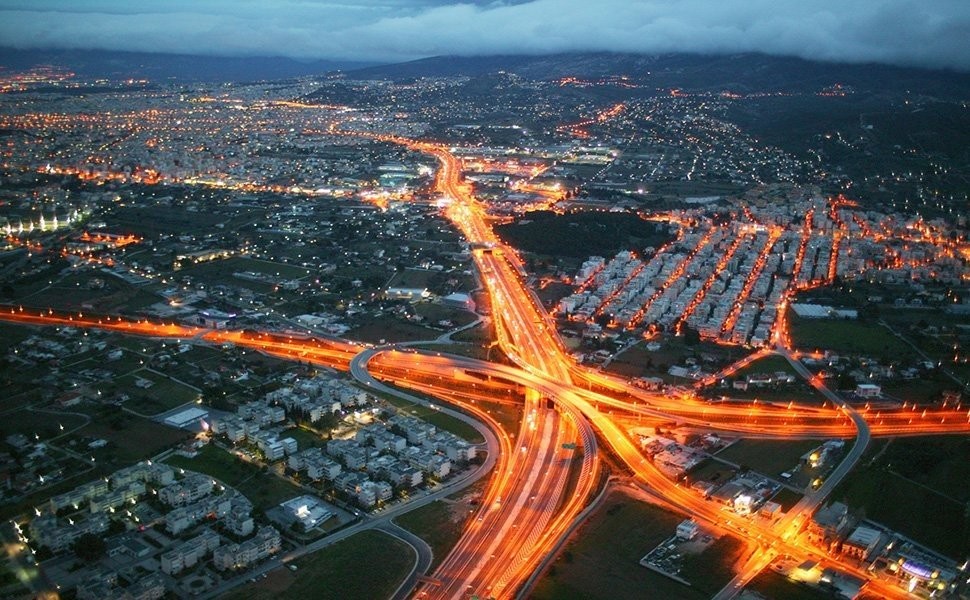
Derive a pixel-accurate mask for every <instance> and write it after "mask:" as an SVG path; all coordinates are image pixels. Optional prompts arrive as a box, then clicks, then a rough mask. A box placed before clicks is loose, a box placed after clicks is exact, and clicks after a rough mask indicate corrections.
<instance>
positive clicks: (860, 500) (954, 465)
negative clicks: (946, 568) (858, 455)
mask: <svg viewBox="0 0 970 600" xmlns="http://www.w3.org/2000/svg"><path fill="white" fill-rule="evenodd" d="M967 481H970V439H968V438H966V437H939V438H906V439H897V440H893V441H892V442H891V443H890V445H889V448H888V449H887V450H886V451H885V452H884V453H883V454H882V455H881V456H880V457H879V459H878V460H876V461H875V463H873V464H868V463H866V462H863V466H861V467H859V468H858V469H857V470H855V471H853V472H852V473H850V474H849V476H848V477H847V478H846V479H845V480H844V481H843V482H842V483H841V484H840V485H839V487H838V488H836V490H835V491H834V492H833V493H832V498H833V499H834V500H843V501H845V502H847V503H848V504H849V506H851V507H853V508H864V509H865V512H866V517H867V518H869V519H872V520H873V521H876V522H879V523H882V524H883V525H886V526H887V527H890V528H892V529H896V530H898V531H900V532H901V533H904V534H906V535H908V536H910V537H912V538H913V539H914V540H916V541H918V542H921V543H924V544H926V545H927V546H929V547H930V548H933V549H935V550H938V551H940V552H942V553H943V554H946V555H948V556H951V557H953V558H960V557H963V556H966V555H967V553H968V552H970V514H968V513H967V511H966V505H967V502H968V501H970V488H968V487H967V484H966V483H967Z"/></svg>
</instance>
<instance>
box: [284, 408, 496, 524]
mask: <svg viewBox="0 0 970 600" xmlns="http://www.w3.org/2000/svg"><path fill="white" fill-rule="evenodd" d="M476 453H477V449H476V447H475V446H474V445H471V444H469V443H468V442H466V441H465V440H463V439H461V438H459V437H458V436H456V435H454V434H452V433H449V432H447V431H438V430H437V428H436V427H435V426H434V425H431V424H430V423H427V422H425V421H422V420H420V419H416V418H414V417H410V416H407V415H403V414H397V415H393V416H391V417H389V418H388V419H387V420H386V421H385V422H374V423H371V424H370V425H366V426H364V427H360V428H359V429H357V431H356V432H355V433H354V435H353V437H350V438H346V439H332V440H330V441H328V442H327V443H326V445H325V447H324V448H309V449H306V450H303V451H302V452H299V453H297V454H295V455H293V456H290V457H289V459H288V460H287V466H288V467H289V468H291V469H293V470H294V471H301V472H302V471H305V472H306V475H307V477H309V478H310V479H312V480H315V481H327V482H330V483H332V485H333V487H334V488H335V489H336V490H338V491H340V492H342V493H343V494H344V495H345V497H347V498H349V499H352V500H353V501H354V502H356V503H357V504H358V505H359V506H361V507H363V508H372V507H374V506H375V505H378V504H381V503H384V502H387V501H389V500H391V499H392V498H393V497H394V494H395V491H400V492H406V491H408V490H411V489H413V488H415V487H417V486H419V485H421V484H422V483H424V482H425V481H426V480H429V479H434V480H443V479H446V478H447V477H448V476H449V475H450V474H451V472H452V466H453V465H464V464H465V463H467V462H468V461H470V460H473V459H474V458H475V457H476Z"/></svg>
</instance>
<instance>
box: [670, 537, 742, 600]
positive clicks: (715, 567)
mask: <svg viewBox="0 0 970 600" xmlns="http://www.w3.org/2000/svg"><path fill="white" fill-rule="evenodd" d="M746 554H747V549H746V547H745V544H744V542H742V541H741V540H739V539H738V538H735V537H731V536H728V535H725V536H722V537H720V538H718V539H717V540H716V541H715V542H714V543H713V544H711V545H710V546H708V547H707V548H705V549H704V550H703V551H702V552H701V553H700V554H695V555H693V556H685V557H684V562H683V568H682V570H681V572H680V576H681V577H683V578H684V579H686V580H687V581H689V582H691V585H693V586H694V588H695V589H697V590H700V591H703V592H706V593H707V594H708V595H709V596H713V595H714V594H716V593H717V592H718V591H719V590H720V589H721V588H723V587H724V586H725V585H727V583H728V582H729V581H731V579H732V578H733V577H734V565H736V564H740V563H741V562H742V561H743V559H744V558H745V555H746Z"/></svg>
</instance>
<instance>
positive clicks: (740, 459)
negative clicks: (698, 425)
mask: <svg viewBox="0 0 970 600" xmlns="http://www.w3.org/2000/svg"><path fill="white" fill-rule="evenodd" d="M821 443H822V442H821V441H820V440H797V441H778V440H738V441H737V442H735V443H734V444H732V445H731V446H729V447H728V448H726V449H724V450H722V451H720V452H718V453H717V457H718V458H721V459H724V460H726V461H729V462H733V463H735V464H738V465H747V466H748V467H750V468H751V469H753V470H755V471H757V472H759V473H764V474H765V475H768V476H769V477H775V478H777V477H778V474H779V473H782V472H783V471H788V470H790V469H792V468H794V467H795V466H796V465H797V464H798V459H799V458H801V457H802V455H803V454H805V453H806V452H808V451H810V450H814V449H815V448H818V447H819V446H820V445H821Z"/></svg>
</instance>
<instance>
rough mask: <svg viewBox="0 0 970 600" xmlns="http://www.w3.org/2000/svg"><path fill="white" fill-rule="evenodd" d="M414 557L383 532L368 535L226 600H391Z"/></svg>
mask: <svg viewBox="0 0 970 600" xmlns="http://www.w3.org/2000/svg"><path fill="white" fill-rule="evenodd" d="M414 560H415V557H414V551H413V550H411V548H410V547H409V546H407V545H406V544H404V543H403V542H401V541H400V540H398V539H396V538H393V537H391V536H389V535H386V534H384V533H381V532H379V531H364V532H361V533H358V534H356V535H354V536H351V537H349V538H347V539H346V540H342V541H340V542H337V543H336V544H334V545H333V546H328V547H326V548H324V549H323V550H320V551H318V552H314V553H313V554H311V555H309V556H306V557H304V558H301V559H299V560H298V561H296V563H295V564H296V565H297V567H298V568H299V570H298V571H296V572H293V571H290V570H288V569H278V570H276V571H273V572H272V573H270V576H269V577H268V578H267V579H265V580H260V581H259V582H258V583H256V584H248V585H246V586H244V587H242V588H240V589H238V590H237V591H234V592H230V593H228V594H225V595H223V596H221V598H223V600H276V599H282V600H287V599H293V600H308V599H311V598H312V599H313V600H330V599H333V600H371V599H373V598H389V597H390V596H391V594H393V593H394V590H396V589H397V586H399V585H400V584H401V581H403V580H404V578H405V577H406V576H407V574H408V572H409V571H410V569H411V566H412V565H413V564H414Z"/></svg>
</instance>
